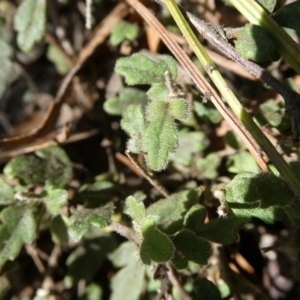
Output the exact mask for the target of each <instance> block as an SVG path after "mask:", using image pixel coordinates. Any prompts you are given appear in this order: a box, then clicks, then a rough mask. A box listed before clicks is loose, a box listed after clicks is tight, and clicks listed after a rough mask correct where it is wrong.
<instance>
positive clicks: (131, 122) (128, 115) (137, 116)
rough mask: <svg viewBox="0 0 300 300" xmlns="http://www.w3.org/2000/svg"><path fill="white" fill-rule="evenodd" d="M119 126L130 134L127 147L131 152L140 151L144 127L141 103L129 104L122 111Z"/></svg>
mask: <svg viewBox="0 0 300 300" xmlns="http://www.w3.org/2000/svg"><path fill="white" fill-rule="evenodd" d="M121 127H122V129H123V130H125V131H126V133H127V134H128V135H129V136H130V139H129V140H128V142H127V149H128V150H129V151H130V152H132V153H140V152H141V148H142V136H143V133H144V130H145V128H146V122H145V118H144V111H143V108H142V106H141V105H130V106H129V107H128V108H127V109H126V110H125V112H124V114H123V118H122V120H121Z"/></svg>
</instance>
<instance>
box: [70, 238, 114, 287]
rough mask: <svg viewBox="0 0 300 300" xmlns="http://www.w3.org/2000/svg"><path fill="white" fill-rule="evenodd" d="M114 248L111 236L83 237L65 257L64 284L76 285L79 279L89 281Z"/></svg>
mask: <svg viewBox="0 0 300 300" xmlns="http://www.w3.org/2000/svg"><path fill="white" fill-rule="evenodd" d="M102 235H103V234H102ZM115 248H116V242H115V239H114V238H113V237H111V236H100V237H99V236H98V237H95V238H91V239H85V240H84V242H83V244H81V245H80V246H78V247H77V248H76V249H75V250H74V251H73V252H72V253H71V254H70V255H69V257H68V259H67V262H66V264H67V266H68V272H67V275H66V276H65V278H64V282H65V284H66V286H67V287H68V288H70V287H73V286H76V285H77V283H78V282H79V281H80V280H84V281H90V280H91V279H92V278H93V277H94V276H95V274H96V273H97V272H98V271H99V269H100V267H101V265H102V263H103V261H104V259H105V258H106V256H107V254H108V253H110V252H112V251H113V250H114V249H115Z"/></svg>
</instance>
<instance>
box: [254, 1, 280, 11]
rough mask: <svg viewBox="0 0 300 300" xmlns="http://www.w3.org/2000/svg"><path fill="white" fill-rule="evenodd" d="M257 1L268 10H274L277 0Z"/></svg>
mask: <svg viewBox="0 0 300 300" xmlns="http://www.w3.org/2000/svg"><path fill="white" fill-rule="evenodd" d="M257 2H258V3H259V4H260V5H261V6H262V7H263V8H264V9H265V10H266V11H267V12H270V13H271V12H272V11H273V10H274V8H275V6H276V2H277V0H257Z"/></svg>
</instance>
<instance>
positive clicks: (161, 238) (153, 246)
mask: <svg viewBox="0 0 300 300" xmlns="http://www.w3.org/2000/svg"><path fill="white" fill-rule="evenodd" d="M156 225H157V223H156V220H155V218H154V217H151V216H149V217H146V218H145V219H144V221H143V224H142V228H141V229H142V234H143V237H144V240H143V242H142V245H141V248H140V256H141V260H142V261H143V263H144V264H147V265H149V264H150V263H151V261H155V262H166V261H168V260H169V259H171V258H172V257H173V255H174V251H175V247H174V245H173V243H172V241H171V240H170V238H169V237H168V236H167V235H166V234H164V233H162V232H161V231H160V230H158V229H157V228H156Z"/></svg>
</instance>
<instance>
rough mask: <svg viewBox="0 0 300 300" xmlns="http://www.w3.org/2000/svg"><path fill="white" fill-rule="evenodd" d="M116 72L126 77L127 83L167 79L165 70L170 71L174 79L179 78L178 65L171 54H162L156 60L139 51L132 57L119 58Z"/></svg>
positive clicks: (143, 82) (149, 82)
mask: <svg viewBox="0 0 300 300" xmlns="http://www.w3.org/2000/svg"><path fill="white" fill-rule="evenodd" d="M115 70H116V72H118V73H119V74H121V75H123V76H124V77H125V80H126V83H127V84H129V85H134V84H152V83H162V82H164V81H165V72H166V71H169V72H170V73H171V77H172V79H173V80H175V79H176V78H177V66H176V62H175V60H174V59H173V58H172V57H171V56H167V55H165V56H160V58H159V59H157V60H156V61H154V60H152V59H151V58H149V57H147V56H145V55H143V54H140V53H137V54H133V55H132V56H131V57H126V58H120V59H118V61H117V63H116V67H115Z"/></svg>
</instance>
